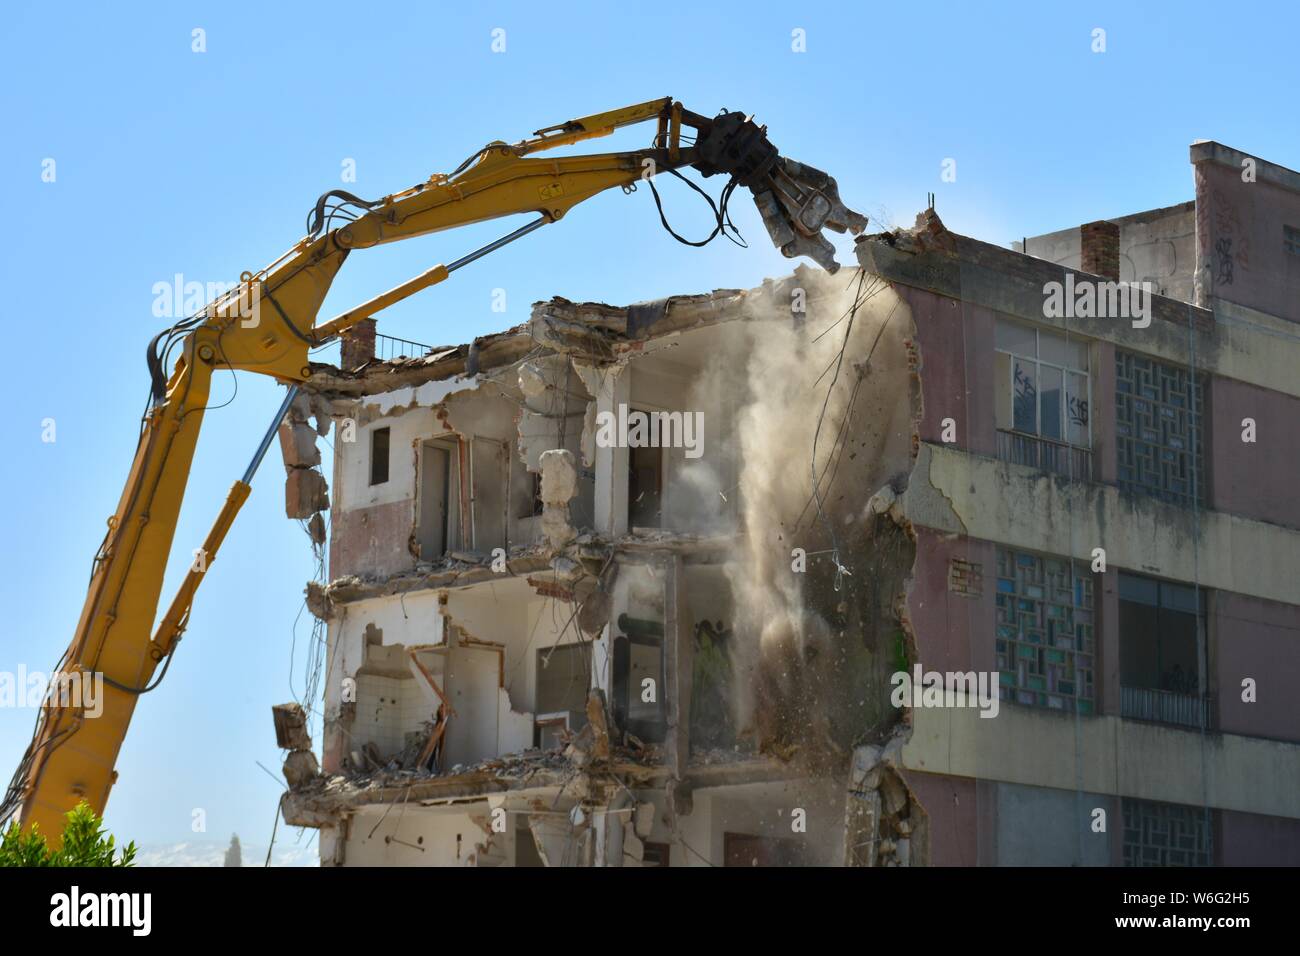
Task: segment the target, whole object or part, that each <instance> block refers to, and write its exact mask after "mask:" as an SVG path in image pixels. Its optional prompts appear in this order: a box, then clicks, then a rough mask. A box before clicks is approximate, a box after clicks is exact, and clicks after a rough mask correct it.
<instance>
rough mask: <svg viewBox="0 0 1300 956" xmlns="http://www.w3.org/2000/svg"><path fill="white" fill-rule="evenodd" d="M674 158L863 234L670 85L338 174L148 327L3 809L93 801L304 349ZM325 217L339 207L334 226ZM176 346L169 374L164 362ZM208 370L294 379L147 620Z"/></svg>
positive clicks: (815, 240)
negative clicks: (582, 147) (551, 154)
mask: <svg viewBox="0 0 1300 956" xmlns="http://www.w3.org/2000/svg"><path fill="white" fill-rule="evenodd" d="M651 120H653V121H657V124H658V126H657V130H656V133H655V136H654V139H653V141H652V145H651V147H649V148H646V149H641V150H635V151H631V152H621V153H603V154H597V155H588V156H569V157H562V158H539V157H536V156H535V155H534V154H536V153H540V152H542V151H545V150H549V149H552V148H554V147H557V146H566V145H570V144H573V143H577V142H580V141H582V140H586V139H592V138H595V137H600V136H606V135H609V134H610V133H612V132H614V131H615V130H616V129H618V128H620V127H623V126H627V125H629V124H633V123H641V122H647V121H651ZM684 128H686V129H689V130H693V131H694V133H693V136H692V135H691V134H690V133H688V134H686V135H685V136H684V135H683V129H684ZM685 166H692V167H694V168H695V169H697V170H698V171H700V172H701V173H703V174H704V175H705V176H711V175H715V174H723V175H726V176H728V177H729V180H728V183H727V186H726V188H725V189H724V190H723V196H724V202H723V204H722V206H721V207H718V206H715V207H714V211H715V213H716V214H717V219H718V227H717V229H716V230H715V235H716V234H717V233H718V232H722V231H725V229H726V228H727V227H728V225H729V223H727V222H726V221H725V198H726V197H727V196H728V195H729V194H730V191H731V190H732V189H734V188H735V187H736V186H738V185H743V186H746V187H748V188H749V189H750V190H751V192H753V194H754V198H755V202H756V203H757V205H758V207H759V211H760V213H761V214H762V216H763V220H764V223H765V225H766V226H767V228H768V232H769V234H770V235H771V237H772V239H773V241H774V242H775V243H776V244H777V245H778V246H779V247H780V248H781V249H782V251H783V252H784V253H785V255H787V256H791V257H793V256H797V255H807V256H809V257H811V258H813V259H814V260H815V261H817V262H819V263H820V264H821V265H822V266H823V267H825V268H827V269H829V270H830V271H834V270H835V269H836V268H837V266H836V264H835V261H834V257H833V249H832V247H831V246H830V243H828V242H827V241H826V239H825V237H824V236H823V235H822V229H823V228H831V229H835V230H837V231H839V232H844V231H846V230H849V231H852V232H854V233H857V232H861V231H862V229H863V228H864V227H865V225H866V220H865V219H864V218H863V217H861V216H859V215H858V214H857V213H854V212H852V211H851V210H848V209H846V208H845V207H844V205H843V204H842V203H841V202H840V199H839V196H838V194H837V192H836V185H835V181H834V180H833V179H831V178H830V177H829V176H827V175H826V174H825V173H822V172H820V171H819V170H816V169H813V168H812V167H808V166H804V165H802V164H800V163H797V162H794V161H793V160H790V159H787V158H785V157H782V156H780V155H779V154H778V153H777V151H776V149H775V148H774V147H773V146H772V145H771V143H770V142H769V141H768V140H767V136H766V130H765V128H763V127H759V126H756V125H755V124H754V123H753V121H752V120H751V119H749V118H748V117H745V116H743V115H742V114H739V113H728V112H723V113H720V114H718V115H717V116H716V117H712V118H709V117H705V116H701V115H698V114H695V113H691V112H689V111H687V110H685V109H683V107H682V105H681V104H680V103H676V102H673V101H672V100H671V99H670V98H665V99H659V100H651V101H649V102H646V103H640V104H637V105H635V106H629V107H626V108H624V109H619V110H613V111H611V112H608V113H600V114H597V115H594V116H587V117H583V118H581V119H576V120H570V121H569V122H567V123H563V124H560V125H558V126H553V127H548V128H546V129H542V130H539V131H537V132H536V133H535V134H534V136H533V138H531V139H527V140H524V141H522V142H519V143H515V144H506V143H503V142H494V143H489V144H488V145H487V146H485V147H483V149H481V150H479V151H478V152H477V153H475V154H474V155H473V156H471V157H470V158H469V159H467V160H466V161H465V162H464V163H463V164H461V166H460V168H458V169H457V170H456V171H455V172H453V173H452V174H450V175H441V174H435V175H434V176H432V177H430V178H429V180H428V181H427V182H424V183H420V184H419V185H417V186H414V187H412V188H410V189H407V190H405V191H404V192H401V193H396V194H394V195H391V196H385V197H383V198H382V199H379V200H376V201H374V202H368V201H365V200H362V199H359V198H358V197H356V196H353V195H351V194H350V193H346V192H343V191H338V190H336V191H331V192H329V193H326V194H325V195H324V196H322V197H320V199H319V200H318V201H317V203H316V206H315V208H314V209H313V210H312V213H311V216H310V218H309V222H308V232H307V235H306V236H304V237H303V238H302V239H301V240H300V241H299V242H298V243H297V244H296V245H295V246H294V247H293V248H292V249H290V250H289V251H288V252H286V253H285V254H284V255H282V256H281V257H280V258H279V259H277V260H275V261H274V262H272V263H271V264H270V265H268V266H267V267H266V268H265V269H262V270H261V271H259V272H257V273H245V274H244V276H243V281H242V283H241V284H240V286H239V287H238V288H236V289H234V290H232V291H231V292H229V293H227V294H225V295H223V296H221V297H219V298H218V299H217V300H215V301H214V302H212V303H210V304H209V305H208V306H207V307H205V308H204V309H203V310H202V311H200V312H199V313H197V314H196V315H194V316H192V317H190V318H188V319H185V320H182V321H181V322H178V323H177V324H176V325H174V326H172V327H171V328H170V329H166V330H164V331H163V332H161V333H159V335H158V336H157V337H156V338H155V339H154V340H153V342H151V343H150V349H149V355H148V359H149V368H150V373H151V375H152V378H153V385H152V401H151V403H150V406H149V410H148V411H147V413H146V414H145V417H144V421H143V427H142V430H141V434H140V440H139V445H138V447H137V449H136V454H135V459H134V461H133V463H132V465H131V471H130V476H129V478H128V479H127V483H126V487H125V489H124V490H123V492H122V497H121V500H120V501H119V502H118V506H117V510H116V512H115V513H114V514H113V516H112V517H111V518H109V520H108V532H107V534H106V535H105V537H104V541H103V544H102V545H101V546H100V548H99V551H98V553H97V554H96V556H95V562H94V568H93V573H92V577H91V581H90V587H89V592H88V593H87V595H86V601H85V605H84V606H83V608H82V612H81V617H80V620H79V621H78V624H77V629H76V634H75V636H74V637H73V639H72V642H71V644H70V645H69V647H68V649H67V651H66V652H65V653H64V656H63V658H62V659H61V661H60V663H59V664H58V665H57V666H56V669H55V672H56V678H55V680H54V681H53V683H52V686H51V693H50V694H49V695H48V696H47V701H46V706H44V707H43V708H42V709H41V712H40V715H39V718H38V721H37V725H36V730H35V733H34V735H33V739H32V743H31V745H30V746H29V748H28V750H27V752H26V754H25V755H24V758H23V761H22V763H21V764H20V766H19V768H18V771H17V773H16V774H15V775H14V779H13V782H12V783H11V784H10V786H9V789H8V791H7V792H6V794H5V796H4V800H3V803H0V823H3V822H4V821H5V820H7V819H9V818H10V817H12V816H13V815H14V814H15V813H17V814H18V815H19V819H20V820H21V822H22V824H23V825H24V826H31V825H37V826H39V828H40V830H41V832H43V833H44V834H46V836H47V837H48V838H49V839H50V841H51V844H52V845H54V844H57V843H59V842H60V840H61V835H62V828H63V820H64V814H65V813H66V812H67V811H68V810H70V809H72V808H73V807H74V806H76V804H77V803H78V802H79V801H81V800H85V801H87V802H88V803H89V804H90V805H91V807H93V808H94V810H95V811H96V812H97V813H102V812H103V810H104V806H105V804H106V803H107V801H108V794H109V790H110V788H111V787H112V785H113V782H114V780H115V779H116V776H117V774H116V772H115V771H114V769H113V768H114V764H115V763H116V760H117V755H118V751H119V750H120V749H121V746H122V741H123V739H124V738H125V736H126V731H127V728H128V726H129V724H130V721H131V716H132V713H133V712H134V710H135V705H136V701H137V699H138V698H139V696H140V694H142V693H144V692H145V691H147V690H151V689H152V687H153V686H156V684H157V682H158V681H160V680H161V679H162V676H163V674H165V673H166V669H167V666H168V665H169V664H170V662H171V657H172V655H173V654H174V652H175V650H176V647H177V644H178V643H179V641H180V638H181V635H182V634H183V633H184V630H185V627H186V624H187V622H188V619H189V613H190V606H191V604H192V601H193V598H194V594H195V591H196V589H197V588H198V585H199V584H200V582H201V581H202V579H203V576H204V575H205V574H206V573H207V571H209V570H210V569H211V566H212V562H213V560H214V559H215V557H216V555H217V552H218V550H219V549H220V547H221V543H222V541H223V540H224V538H225V536H226V533H227V532H228V531H229V529H230V527H231V525H232V523H233V522H234V519H235V516H236V514H237V513H238V512H239V509H240V506H241V505H242V504H243V502H244V501H245V500H246V499H247V497H248V495H249V491H250V483H251V481H252V478H253V474H254V472H255V471H256V470H257V467H258V465H259V464H260V462H261V460H262V457H263V455H265V453H266V451H267V449H268V447H269V446H270V444H271V441H272V440H273V438H274V435H275V431H276V428H277V427H278V425H279V423H280V420H281V418H282V417H283V416H284V413H285V412H286V411H287V409H288V406H289V404H290V402H291V401H292V400H293V397H294V395H295V394H296V391H297V387H298V383H300V382H302V381H304V380H305V379H306V378H307V377H308V376H309V375H310V371H311V370H310V368H309V364H308V350H309V349H310V348H313V347H316V346H318V345H323V344H325V343H328V342H329V341H331V340H332V339H334V338H335V337H337V336H338V335H339V334H340V333H343V332H345V331H346V330H347V329H349V328H350V327H352V326H353V325H355V324H356V323H358V322H360V321H362V320H363V319H366V318H368V317H370V316H372V315H374V314H375V313H377V312H378V311H380V310H381V309H383V308H386V307H387V306H389V305H391V304H392V303H394V302H397V301H399V300H400V299H403V298H405V297H406V296H408V295H411V294H412V293H414V292H417V291H419V290H420V289H423V288H426V287H428V286H430V285H434V284H435V283H438V282H441V281H443V280H444V279H446V278H447V277H448V276H449V275H450V274H451V273H452V272H454V271H456V270H457V269H459V268H462V267H463V266H465V265H468V264H469V263H470V262H473V261H474V260H476V259H478V258H480V257H482V256H483V255H486V254H487V253H489V252H491V251H493V250H494V249H497V248H500V247H501V246H503V245H505V244H506V243H508V242H511V241H513V240H515V239H517V238H519V237H521V236H523V235H526V234H527V233H529V232H532V231H534V230H535V229H538V228H540V227H541V226H543V225H547V224H549V223H553V222H556V221H558V220H559V219H561V218H562V217H563V216H564V215H565V213H567V212H568V211H569V210H570V209H571V208H573V207H574V206H575V205H577V204H578V203H580V202H582V201H584V200H586V199H589V198H590V197H592V196H594V195H596V194H597V193H601V192H604V191H605V190H607V189H610V188H611V187H614V186H622V187H624V189H626V190H628V191H631V190H632V189H634V188H635V187H636V184H637V182H638V181H640V180H643V179H644V180H649V179H651V177H653V176H655V175H657V174H659V173H663V172H672V171H675V170H677V169H680V168H682V167H685ZM651 185H652V187H653V183H651ZM656 198H657V194H656ZM516 213H535V214H536V216H537V218H536V219H533V220H532V221H531V222H529V223H527V224H525V225H524V226H522V227H521V228H519V229H516V230H515V231H514V232H512V233H510V234H508V235H506V236H504V237H503V238H501V239H499V240H497V241H496V242H493V243H490V244H489V245H487V246H485V247H483V248H481V249H478V250H476V251H474V252H472V253H470V254H469V255H467V256H464V257H463V258H461V259H458V260H456V261H455V262H452V263H450V264H448V265H439V266H435V267H434V268H432V269H429V270H428V271H427V272H424V273H423V274H422V275H420V276H417V277H415V278H414V279H412V280H410V281H409V282H406V283H403V284H402V285H400V286H398V287H396V288H394V289H392V290H390V291H389V292H386V293H384V294H383V295H380V296H377V297H375V298H374V299H371V300H370V301H369V302H366V303H364V304H363V305H361V306H359V307H357V308H355V309H351V310H349V311H347V312H345V313H343V314H342V315H339V316H337V317H336V318H333V319H331V320H329V321H327V322H324V323H322V324H319V325H317V324H316V318H317V313H318V311H319V309H320V306H321V304H322V302H323V301H324V299H325V295H326V293H327V292H328V290H329V287H330V284H331V283H332V281H333V279H334V276H335V275H336V274H337V272H338V270H339V268H340V267H341V266H342V265H343V261H344V260H345V259H346V258H347V257H348V255H349V254H350V253H351V252H352V251H353V250H354V249H365V248H369V247H371V246H376V245H380V244H382V243H386V242H394V241H396V240H399V239H406V238H410V237H413V236H420V235H424V234H426V233H431V232H437V231H439V230H443V229H450V228H452V227H455V226H460V225H465V224H468V223H473V222H480V221H483V220H486V219H495V218H498V217H503V216H508V215H512V214H516ZM661 214H662V210H661ZM336 219H342V220H343V222H344V224H343V225H341V226H339V227H338V228H330V226H331V225H332V224H333V222H334V220H336ZM665 225H667V223H666V221H665ZM674 235H675V234H674ZM679 238H680V237H679ZM683 241H685V240H683ZM706 241H707V240H706ZM177 349H179V353H178V355H177V358H176V361H175V365H174V367H173V368H172V370H171V372H170V374H167V373H166V368H165V366H166V364H167V363H168V362H169V361H170V356H171V354H172V353H173V352H174V351H175V350H177ZM217 369H240V370H246V371H251V372H260V373H262V374H266V375H271V376H273V377H275V378H276V379H277V380H279V381H281V382H283V383H285V384H286V385H288V386H289V394H288V395H287V396H286V398H285V401H284V404H283V405H282V406H281V408H280V410H279V412H278V413H277V414H276V417H275V419H274V420H273V421H272V423H271V427H270V429H268V431H267V432H266V434H265V436H264V437H263V438H262V441H261V443H260V444H259V446H258V448H257V450H256V452H255V454H254V456H253V459H252V461H251V462H250V464H249V466H248V469H247V470H246V471H245V472H244V474H243V476H242V477H241V478H240V479H239V480H237V481H235V483H234V484H233V485H232V486H231V489H230V493H229V495H228V497H227V499H226V502H225V504H224V506H223V507H222V509H221V511H220V513H219V515H218V516H217V519H216V521H215V522H214V524H213V527H212V530H211V531H210V532H209V535H208V537H207V539H206V541H205V542H204V544H203V548H202V549H201V551H200V552H198V556H197V557H196V561H195V564H194V566H193V567H192V568H191V570H190V571H189V572H188V573H187V575H186V577H185V579H184V580H183V582H182V583H181V586H180V588H179V590H178V592H177V594H176V597H175V598H174V600H173V601H172V603H171V604H170V606H169V608H168V610H167V611H166V613H165V614H164V615H163V617H162V619H161V621H160V622H159V623H158V626H157V627H156V628H155V627H154V626H153V625H154V619H155V615H156V613H157V607H158V599H159V595H160V592H161V590H162V584H163V575H164V572H165V570H166V566H167V561H168V557H169V556H170V554H171V551H172V544H173V540H172V539H173V536H174V534H175V530H176V524H177V519H178V515H179V512H180V507H181V501H182V498H183V497H184V494H185V487H186V484H187V482H188V478H189V471H190V467H191V463H192V461H193V456H194V448H195V443H196V441H197V440H198V435H199V428H200V425H201V424H202V421H203V413H204V410H205V408H206V407H207V403H208V391H209V386H210V384H211V380H212V374H213V372H214V371H215V370H217ZM160 670H161V673H157V676H156V677H155V673H156V672H158V671H160ZM98 675H102V678H103V682H104V688H103V693H102V700H97V701H95V711H96V712H95V713H94V714H91V713H88V712H87V709H86V707H85V706H83V705H82V704H83V700H84V698H81V697H80V696H79V695H78V694H76V693H69V692H68V691H69V689H75V688H77V687H79V686H81V685H83V684H84V683H85V682H88V681H90V680H92V679H94V678H95V677H97V676H98Z"/></svg>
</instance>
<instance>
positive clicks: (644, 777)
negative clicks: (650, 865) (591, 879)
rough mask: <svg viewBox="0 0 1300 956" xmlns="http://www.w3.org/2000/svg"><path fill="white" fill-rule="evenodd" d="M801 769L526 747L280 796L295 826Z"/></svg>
mask: <svg viewBox="0 0 1300 956" xmlns="http://www.w3.org/2000/svg"><path fill="white" fill-rule="evenodd" d="M802 774H803V771H802V770H801V769H800V768H798V767H796V766H795V765H793V764H786V763H782V762H780V761H779V760H776V759H775V758H772V757H748V758H738V759H736V760H733V761H729V762H726V763H718V764H692V765H689V766H688V768H687V772H686V776H685V777H684V778H683V779H682V780H681V781H677V780H675V779H673V777H672V772H671V769H670V768H669V767H667V766H665V765H662V764H652V763H642V762H638V761H635V760H630V759H628V755H627V752H626V751H625V750H624V749H623V748H614V750H613V752H612V756H611V758H610V760H609V761H608V762H603V763H592V764H589V765H587V766H586V767H584V768H581V769H578V770H576V771H575V769H574V767H573V766H572V765H571V764H570V762H569V761H568V760H566V759H564V758H563V757H562V755H560V754H559V753H558V752H555V751H551V752H541V751H526V752H525V753H523V754H520V755H513V756H510V757H499V758H496V759H495V760H489V761H484V762H483V763H482V764H480V765H478V766H476V767H472V768H469V769H466V770H464V771H462V772H461V773H458V774H446V775H442V776H433V775H423V776H421V775H415V774H411V773H409V772H405V773H403V772H391V771H381V772H378V773H375V774H373V775H370V776H368V777H367V776H359V777H357V776H354V777H345V776H342V775H338V776H333V777H328V778H327V777H322V776H317V777H315V778H313V779H311V780H309V781H305V782H303V783H301V784H299V785H298V786H295V787H292V788H291V789H290V791H289V793H287V794H286V795H285V797H284V801H283V804H282V807H283V812H284V819H285V822H286V823H288V824H289V825H291V826H304V827H321V826H332V825H335V824H336V823H337V822H338V818H339V817H340V816H341V815H344V814H346V813H348V812H350V811H353V810H356V809H359V808H361V807H364V806H370V805H375V804H380V805H382V804H388V803H407V804H411V805H421V804H423V805H434V804H437V803H439V802H444V801H450V800H463V799H469V798H475V797H485V796H489V795H493V794H503V793H518V792H522V791H528V790H544V789H554V790H558V791H559V792H560V793H562V794H565V795H568V796H570V797H574V798H576V799H579V800H587V799H589V798H590V797H591V795H592V794H598V793H604V792H605V791H607V790H609V791H613V790H620V789H623V790H638V789H640V790H646V789H671V788H673V787H683V788H685V790H686V792H689V791H691V790H702V789H706V788H708V787H720V786H730V785H737V784H745V783H758V782H770V781H780V780H796V779H799V778H800V776H801V775H802Z"/></svg>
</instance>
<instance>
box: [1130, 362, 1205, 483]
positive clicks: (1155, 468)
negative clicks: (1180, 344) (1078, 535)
mask: <svg viewBox="0 0 1300 956" xmlns="http://www.w3.org/2000/svg"><path fill="white" fill-rule="evenodd" d="M1204 395H1205V388H1204V383H1203V376H1200V375H1197V376H1193V375H1191V374H1190V373H1189V372H1188V370H1187V369H1185V368H1182V367H1180V366H1177V365H1170V364H1168V363H1166V362H1159V361H1156V360H1155V359H1151V358H1145V357H1143V356H1141V355H1135V354H1133V353H1132V352H1123V351H1119V350H1116V352H1115V446H1116V460H1117V466H1118V476H1117V477H1118V479H1119V486H1120V488H1122V489H1124V490H1125V491H1132V492H1135V493H1137V494H1143V495H1150V496H1151V497H1153V498H1158V499H1160V500H1161V501H1167V502H1169V503H1171V504H1176V505H1190V504H1204V502H1205V468H1204V457H1205V455H1204V451H1203V447H1204V442H1203V440H1202V434H1203V433H1202V429H1201V421H1202V418H1203V414H1204V405H1205V399H1204Z"/></svg>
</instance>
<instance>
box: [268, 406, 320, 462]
mask: <svg viewBox="0 0 1300 956" xmlns="http://www.w3.org/2000/svg"><path fill="white" fill-rule="evenodd" d="M277 432H278V434H279V436H280V454H281V456H282V457H283V458H284V463H285V466H286V467H289V468H314V467H316V466H317V465H319V464H320V449H319V448H317V447H316V429H314V428H312V427H311V426H310V425H307V424H305V423H303V422H293V421H290V420H289V419H288V418H286V419H285V420H284V421H282V422H281V423H280V427H279V429H277Z"/></svg>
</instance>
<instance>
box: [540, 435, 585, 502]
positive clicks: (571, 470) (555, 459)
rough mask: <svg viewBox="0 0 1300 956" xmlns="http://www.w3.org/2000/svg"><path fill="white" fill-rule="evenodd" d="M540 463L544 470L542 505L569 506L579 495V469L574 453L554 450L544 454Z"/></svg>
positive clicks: (558, 449) (565, 450)
mask: <svg viewBox="0 0 1300 956" xmlns="http://www.w3.org/2000/svg"><path fill="white" fill-rule="evenodd" d="M539 463H540V464H541V468H542V491H541V499H542V503H543V504H546V505H567V504H568V503H569V502H570V501H572V500H573V496H574V495H576V494H577V493H578V468H577V463H576V462H575V461H574V458H573V452H571V451H568V450H567V449H564V448H552V449H551V450H550V451H544V452H542V455H541V458H540V459H539Z"/></svg>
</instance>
